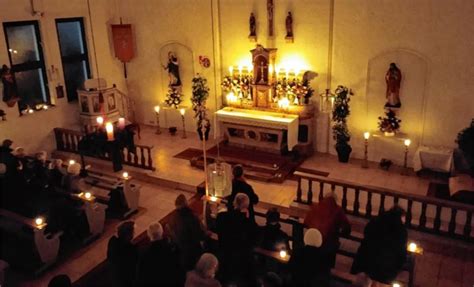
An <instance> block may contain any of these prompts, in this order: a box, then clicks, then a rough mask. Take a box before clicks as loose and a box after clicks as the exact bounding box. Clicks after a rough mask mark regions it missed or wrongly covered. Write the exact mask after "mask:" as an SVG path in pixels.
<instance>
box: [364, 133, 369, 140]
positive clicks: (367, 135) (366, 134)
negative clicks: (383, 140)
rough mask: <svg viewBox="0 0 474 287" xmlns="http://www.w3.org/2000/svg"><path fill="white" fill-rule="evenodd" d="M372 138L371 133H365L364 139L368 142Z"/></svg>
mask: <svg viewBox="0 0 474 287" xmlns="http://www.w3.org/2000/svg"><path fill="white" fill-rule="evenodd" d="M369 137H370V133H369V132H365V133H364V139H366V140H368V139H369Z"/></svg>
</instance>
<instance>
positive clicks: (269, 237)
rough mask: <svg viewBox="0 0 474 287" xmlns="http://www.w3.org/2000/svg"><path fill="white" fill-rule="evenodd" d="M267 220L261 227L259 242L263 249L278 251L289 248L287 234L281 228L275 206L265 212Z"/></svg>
mask: <svg viewBox="0 0 474 287" xmlns="http://www.w3.org/2000/svg"><path fill="white" fill-rule="evenodd" d="M266 218H267V222H266V224H265V226H263V227H261V228H260V229H261V237H262V239H261V244H260V246H261V247H262V248H263V249H267V250H272V251H280V250H282V249H283V250H287V251H288V250H290V242H289V237H288V235H287V234H286V233H285V232H284V231H283V230H281V225H280V213H279V212H278V210H277V209H276V208H271V209H269V210H268V211H267V214H266Z"/></svg>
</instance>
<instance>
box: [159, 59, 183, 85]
mask: <svg viewBox="0 0 474 287" xmlns="http://www.w3.org/2000/svg"><path fill="white" fill-rule="evenodd" d="M163 68H164V69H165V70H168V76H169V79H170V82H169V86H170V87H179V86H181V78H180V77H179V63H178V58H177V57H176V56H175V55H174V53H173V52H171V51H170V52H168V64H167V65H166V66H164V65H163Z"/></svg>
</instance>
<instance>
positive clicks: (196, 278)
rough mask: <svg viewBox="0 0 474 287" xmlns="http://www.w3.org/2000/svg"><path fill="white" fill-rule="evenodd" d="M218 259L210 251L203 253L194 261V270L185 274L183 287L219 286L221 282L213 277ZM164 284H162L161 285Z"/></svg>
mask: <svg viewBox="0 0 474 287" xmlns="http://www.w3.org/2000/svg"><path fill="white" fill-rule="evenodd" d="M218 265H219V261H218V260H217V257H216V256H214V255H213V254H211V253H204V254H203V255H202V256H201V258H199V261H198V262H197V263H196V267H195V268H194V270H192V271H189V272H188V273H187V275H186V283H185V284H184V286H185V287H221V286H222V285H221V283H219V281H218V280H217V279H215V278H214V277H215V275H216V272H217V267H218ZM163 286H164V285H163Z"/></svg>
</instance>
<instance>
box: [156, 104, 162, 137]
mask: <svg viewBox="0 0 474 287" xmlns="http://www.w3.org/2000/svg"><path fill="white" fill-rule="evenodd" d="M155 116H156V134H157V135H159V134H161V128H160V106H155Z"/></svg>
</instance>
